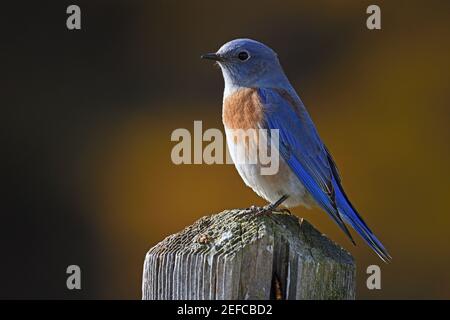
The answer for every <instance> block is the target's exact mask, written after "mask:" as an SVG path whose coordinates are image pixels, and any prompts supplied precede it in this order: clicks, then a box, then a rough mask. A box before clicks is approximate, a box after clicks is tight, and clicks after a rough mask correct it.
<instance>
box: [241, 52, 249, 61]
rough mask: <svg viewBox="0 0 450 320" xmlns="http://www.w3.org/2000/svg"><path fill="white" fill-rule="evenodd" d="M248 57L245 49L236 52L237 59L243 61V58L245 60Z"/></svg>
mask: <svg viewBox="0 0 450 320" xmlns="http://www.w3.org/2000/svg"><path fill="white" fill-rule="evenodd" d="M248 58H250V55H249V54H248V52H246V51H241V52H239V53H238V59H239V60H241V61H245V60H247V59H248Z"/></svg>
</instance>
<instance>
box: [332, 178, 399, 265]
mask: <svg viewBox="0 0 450 320" xmlns="http://www.w3.org/2000/svg"><path fill="white" fill-rule="evenodd" d="M333 182H334V186H335V192H336V205H337V207H338V211H339V213H340V215H341V216H342V218H343V220H344V221H345V222H346V223H347V224H349V225H350V226H352V227H353V229H355V231H356V232H358V234H359V235H360V236H361V237H362V238H363V239H364V240H365V241H366V243H367V244H368V245H369V246H370V247H371V248H372V249H373V250H374V251H375V252H376V254H377V255H378V256H379V257H380V258H381V259H382V260H383V261H384V262H389V261H390V260H391V256H390V255H389V253H388V252H387V250H386V249H385V248H384V246H383V244H382V243H381V242H380V241H379V240H378V239H377V237H376V236H375V235H374V234H373V232H372V231H371V230H370V229H369V227H368V226H367V224H366V223H365V222H364V220H363V219H362V217H361V216H360V215H359V214H358V212H357V211H356V209H355V208H354V207H353V205H352V204H351V202H350V201H349V200H348V198H347V195H346V194H345V192H344V190H343V189H342V187H341V186H340V184H339V183H337V182H336V181H333Z"/></svg>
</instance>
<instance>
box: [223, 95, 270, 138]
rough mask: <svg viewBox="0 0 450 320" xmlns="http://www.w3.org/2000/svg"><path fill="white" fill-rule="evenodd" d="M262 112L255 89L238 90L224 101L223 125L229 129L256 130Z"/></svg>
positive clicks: (261, 117)
mask: <svg viewBox="0 0 450 320" xmlns="http://www.w3.org/2000/svg"><path fill="white" fill-rule="evenodd" d="M263 111H264V110H263V105H262V104H261V101H260V99H259V96H258V92H257V90H256V89H252V88H245V89H240V90H238V91H236V92H235V93H233V94H231V95H230V96H228V97H227V98H226V99H225V100H224V102H223V113H222V118H223V123H224V124H225V127H226V128H229V129H244V130H247V129H256V128H258V125H259V123H261V120H262V119H263V115H264V114H263Z"/></svg>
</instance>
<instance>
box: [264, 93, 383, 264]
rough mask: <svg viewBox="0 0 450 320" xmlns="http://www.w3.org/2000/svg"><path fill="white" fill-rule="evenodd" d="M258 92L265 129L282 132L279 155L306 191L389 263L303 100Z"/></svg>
mask: <svg viewBox="0 0 450 320" xmlns="http://www.w3.org/2000/svg"><path fill="white" fill-rule="evenodd" d="M258 93H259V97H260V100H261V103H262V105H263V107H264V127H265V128H267V129H278V130H279V137H280V141H279V152H280V154H281V156H282V157H283V159H284V160H285V161H286V163H287V164H288V165H289V167H290V168H291V170H292V171H293V172H294V173H295V174H296V176H297V177H298V178H299V180H300V181H301V182H302V184H303V185H304V186H305V188H306V190H307V191H308V192H309V193H310V194H311V196H312V197H313V198H314V200H315V201H316V202H317V203H318V204H319V206H320V207H321V208H322V209H324V210H325V211H326V212H327V213H328V215H329V216H330V217H331V218H333V220H334V221H335V222H336V223H337V225H338V226H339V227H340V228H341V229H342V230H343V231H344V232H345V233H346V234H347V236H348V237H349V238H350V240H351V241H352V242H353V243H354V241H353V238H352V236H351V234H350V232H349V231H348V229H347V227H346V225H345V223H344V221H345V222H346V223H348V224H349V225H351V226H352V227H353V228H354V229H355V230H356V231H357V232H358V233H359V234H360V235H361V236H362V238H363V239H364V240H365V241H366V242H367V243H368V244H369V246H370V247H372V249H373V250H374V251H375V252H376V253H377V254H378V255H379V256H380V257H381V258H382V259H383V260H385V261H388V260H389V259H390V256H389V254H388V253H387V251H386V249H385V248H384V247H383V245H382V244H381V243H380V241H378V239H377V238H376V237H375V236H374V235H373V233H372V232H371V231H370V229H369V228H368V227H367V225H366V224H365V222H364V221H363V220H362V218H361V216H359V214H358V213H357V211H356V210H355V209H354V207H353V206H352V205H351V203H350V202H349V201H348V198H347V196H346V195H345V193H344V191H343V188H342V186H341V183H340V178H339V174H338V172H337V168H336V166H335V163H334V161H333V159H332V157H331V155H330V153H329V152H328V150H327V148H326V146H325V145H324V144H323V142H322V141H321V139H320V137H319V135H318V133H317V131H316V129H315V127H314V124H313V122H312V120H311V118H310V117H309V115H308V113H307V111H306V109H305V108H304V106H303V104H302V102H301V101H300V99H299V98H297V97H296V95H295V96H294V95H293V94H290V93H289V92H286V91H285V92H280V91H279V90H275V89H268V88H261V89H258ZM287 97H289V98H287Z"/></svg>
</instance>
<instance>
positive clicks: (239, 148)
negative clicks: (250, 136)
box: [226, 129, 314, 208]
mask: <svg viewBox="0 0 450 320" xmlns="http://www.w3.org/2000/svg"><path fill="white" fill-rule="evenodd" d="M230 132H231V130H229V129H228V130H226V136H227V144H228V149H229V151H230V156H231V159H232V160H233V162H234V164H235V166H236V169H237V171H238V172H239V175H240V176H241V177H242V179H243V180H244V182H245V184H246V185H247V186H249V187H250V188H252V189H253V191H255V192H256V193H257V194H258V195H259V196H260V197H262V198H264V199H266V200H267V201H268V202H270V203H273V202H275V201H277V200H278V199H280V198H281V197H282V196H283V195H287V196H289V197H288V199H287V200H285V201H284V203H283V205H284V206H285V207H288V208H290V207H295V206H298V205H303V206H305V207H307V208H309V207H311V205H313V204H314V201H313V199H312V198H311V196H310V195H309V193H308V192H307V191H306V190H305V187H304V186H303V184H302V183H301V182H300V180H299V179H298V178H297V176H296V175H295V174H294V173H293V172H292V170H291V169H290V168H289V166H288V165H287V163H286V162H285V161H284V160H283V158H282V157H279V166H278V171H277V172H276V173H275V174H273V175H263V174H261V172H262V171H261V168H262V167H267V166H264V165H262V164H261V162H260V161H259V158H257V159H258V161H257V162H256V163H254V164H251V163H242V162H243V161H242V159H237V154H239V153H241V154H244V153H243V152H246V151H248V149H249V148H250V147H253V148H257V147H256V146H255V144H256V142H255V141H252V140H250V141H249V143H248V144H245V143H236V142H235V141H234V139H233V135H232V134H231V133H230ZM251 150H255V149H251Z"/></svg>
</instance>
